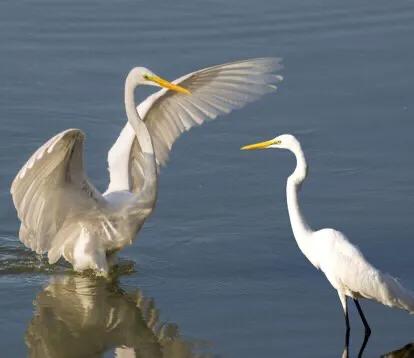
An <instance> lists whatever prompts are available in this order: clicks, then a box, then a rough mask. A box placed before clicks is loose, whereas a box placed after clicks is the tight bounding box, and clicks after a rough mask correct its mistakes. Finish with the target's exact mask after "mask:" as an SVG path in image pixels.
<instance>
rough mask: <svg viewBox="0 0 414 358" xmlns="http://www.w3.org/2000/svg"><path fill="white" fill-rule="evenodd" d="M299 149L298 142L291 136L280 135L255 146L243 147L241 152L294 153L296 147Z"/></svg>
mask: <svg viewBox="0 0 414 358" xmlns="http://www.w3.org/2000/svg"><path fill="white" fill-rule="evenodd" d="M298 146H299V147H300V144H299V141H298V140H297V139H296V138H295V136H293V135H291V134H282V135H280V136H277V137H275V138H273V139H270V140H267V141H264V142H259V143H255V144H249V145H245V146H244V147H241V148H240V149H241V150H255V149H270V148H275V149H289V150H292V151H294V150H295V149H296V147H298Z"/></svg>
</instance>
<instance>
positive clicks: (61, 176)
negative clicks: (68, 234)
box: [11, 129, 105, 253]
mask: <svg viewBox="0 0 414 358" xmlns="http://www.w3.org/2000/svg"><path fill="white" fill-rule="evenodd" d="M83 140H84V134H83V133H82V131H80V130H79V129H68V130H66V131H63V132H61V133H59V134H57V135H56V136H54V137H53V138H51V139H50V140H49V141H47V142H46V143H45V144H43V145H42V146H41V147H40V148H39V149H38V150H37V151H36V152H35V153H34V154H33V155H32V156H31V158H30V159H29V160H28V161H27V163H26V164H25V165H24V166H23V167H22V169H21V170H20V171H19V173H18V174H17V176H16V177H15V179H14V181H13V183H12V186H11V194H12V197H13V202H14V205H15V207H16V210H17V215H18V217H19V219H20V220H21V227H20V235H19V236H20V240H21V241H22V242H23V243H24V244H25V245H26V246H27V247H30V248H31V249H32V250H34V251H36V252H37V253H44V252H47V251H48V250H49V249H50V248H51V247H52V246H53V240H54V239H55V238H56V234H57V232H58V231H59V230H60V228H61V227H62V225H63V224H64V222H65V221H66V220H67V219H69V218H72V217H75V216H77V215H82V213H88V212H90V211H91V210H93V209H97V208H99V207H102V206H103V205H104V203H105V199H104V198H103V197H102V195H101V194H100V193H99V192H98V190H97V189H96V188H95V187H94V186H93V185H92V184H91V183H90V182H89V180H88V178H87V177H86V175H85V173H84V169H83Z"/></svg>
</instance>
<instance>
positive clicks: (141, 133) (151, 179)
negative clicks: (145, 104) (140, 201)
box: [125, 76, 158, 202]
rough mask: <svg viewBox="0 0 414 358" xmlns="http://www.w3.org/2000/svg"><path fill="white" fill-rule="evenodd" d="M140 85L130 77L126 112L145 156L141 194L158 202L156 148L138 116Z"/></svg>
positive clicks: (127, 86) (128, 79)
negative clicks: (135, 94)
mask: <svg viewBox="0 0 414 358" xmlns="http://www.w3.org/2000/svg"><path fill="white" fill-rule="evenodd" d="M137 87H138V85H137V84H136V83H135V82H134V81H133V78H132V77H130V76H128V77H127V79H126V81H125V110H126V115H127V118H128V123H129V124H130V125H131V127H132V128H133V129H134V132H135V136H136V138H137V140H138V143H139V145H140V147H141V150H142V154H143V155H144V158H143V159H144V161H145V162H144V163H142V164H143V168H142V169H143V171H144V186H143V188H142V190H141V193H145V194H149V195H150V198H148V199H150V200H152V201H154V202H155V200H156V194H157V193H156V188H157V179H158V175H157V174H158V173H157V163H156V159H155V154H154V147H153V145H152V140H151V135H150V133H149V132H148V129H147V126H146V125H145V123H144V121H143V120H142V119H141V117H140V116H139V114H138V111H137V108H136V105H135V96H134V93H135V89H136V88H137Z"/></svg>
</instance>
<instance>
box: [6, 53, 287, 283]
mask: <svg viewBox="0 0 414 358" xmlns="http://www.w3.org/2000/svg"><path fill="white" fill-rule="evenodd" d="M280 67H281V66H280V60H278V59H273V58H260V59H252V60H245V61H238V62H233V63H228V64H224V65H219V66H214V67H210V68H206V69H203V70H200V71H196V72H193V73H190V74H188V75H186V76H183V77H181V78H179V79H177V80H176V81H174V83H170V82H168V81H166V80H163V79H162V78H160V77H158V76H156V75H155V74H154V73H152V72H151V71H150V70H148V69H146V68H143V67H137V68H134V69H132V70H131V72H130V73H129V74H128V76H127V79H126V82H125V109H126V113H127V117H128V122H127V124H126V126H125V127H124V129H123V130H122V131H121V134H120V136H119V138H118V139H117V141H116V142H115V144H114V145H113V147H112V148H111V150H110V151H109V153H108V165H109V175H110V183H109V186H108V189H107V191H106V192H105V193H104V194H101V193H100V192H99V191H98V190H97V189H96V188H95V187H94V186H93V185H92V183H91V182H90V181H89V179H88V177H87V175H86V173H85V170H84V164H83V140H84V134H83V132H82V131H81V130H79V129H68V130H66V131H63V132H61V133H59V134H57V135H56V136H54V137H53V138H52V139H50V140H49V141H47V142H46V143H45V144H43V145H42V146H41V147H40V148H39V149H38V150H37V151H36V152H35V153H34V154H33V155H32V157H31V158H30V159H29V160H28V162H27V163H26V164H25V165H24V166H23V168H22V169H21V170H20V171H19V173H18V174H17V176H16V177H15V179H14V181H13V183H12V187H11V194H12V197H13V202H14V205H15V207H16V210H17V214H18V217H19V219H20V220H21V227H20V233H19V236H20V239H21V241H22V242H23V243H24V244H25V245H26V246H27V247H29V248H31V249H32V250H34V251H36V252H37V253H39V254H42V253H46V252H48V258H49V262H50V263H54V262H56V261H57V260H58V259H59V258H60V257H62V256H63V257H64V258H65V259H66V260H67V261H69V262H70V263H72V264H73V266H74V268H75V270H78V271H82V270H85V269H89V268H90V269H93V270H96V271H97V272H98V273H101V274H103V275H106V274H107V273H108V270H109V266H110V264H111V262H113V259H114V253H116V252H117V251H118V250H120V249H121V248H122V247H124V246H125V245H127V244H130V243H132V241H133V240H134V239H135V237H136V234H137V232H138V231H139V229H140V228H141V227H142V225H143V224H144V222H145V220H146V218H147V217H148V216H149V215H150V214H151V212H152V211H153V208H154V206H155V202H156V198H157V177H158V171H159V165H164V164H165V163H166V161H167V159H168V154H169V152H170V150H171V147H172V145H173V143H174V142H175V140H176V139H177V138H178V137H179V136H180V135H181V133H183V132H184V131H187V130H189V129H190V128H192V127H193V126H194V125H200V124H202V123H203V122H205V121H206V120H208V119H214V118H216V117H217V116H218V115H220V114H225V113H228V112H230V111H231V110H233V109H236V108H240V107H242V106H243V105H245V104H246V103H249V102H252V101H254V100H256V99H258V98H259V97H260V96H262V95H263V94H265V93H269V92H272V91H274V89H275V83H277V82H279V81H280V80H281V77H280V76H276V75H275V74H274V72H275V71H276V70H278V69H280ZM139 85H156V86H161V87H164V89H161V90H160V91H158V92H156V93H154V94H153V95H151V96H149V97H148V98H147V99H146V100H145V101H144V102H142V103H141V104H140V105H139V106H138V108H137V107H136V105H135V99H134V91H135V88H136V87H137V86H139ZM184 87H185V88H184ZM189 91H190V92H191V94H190V92H189Z"/></svg>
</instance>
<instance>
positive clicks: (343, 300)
mask: <svg viewBox="0 0 414 358" xmlns="http://www.w3.org/2000/svg"><path fill="white" fill-rule="evenodd" d="M338 294H339V299H340V300H341V304H342V308H343V310H344V318H345V329H346V330H345V348H344V352H343V353H342V358H348V357H349V355H348V350H349V333H350V325H349V316H348V301H347V299H346V296H345V295H344V294H342V293H339V292H338Z"/></svg>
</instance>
